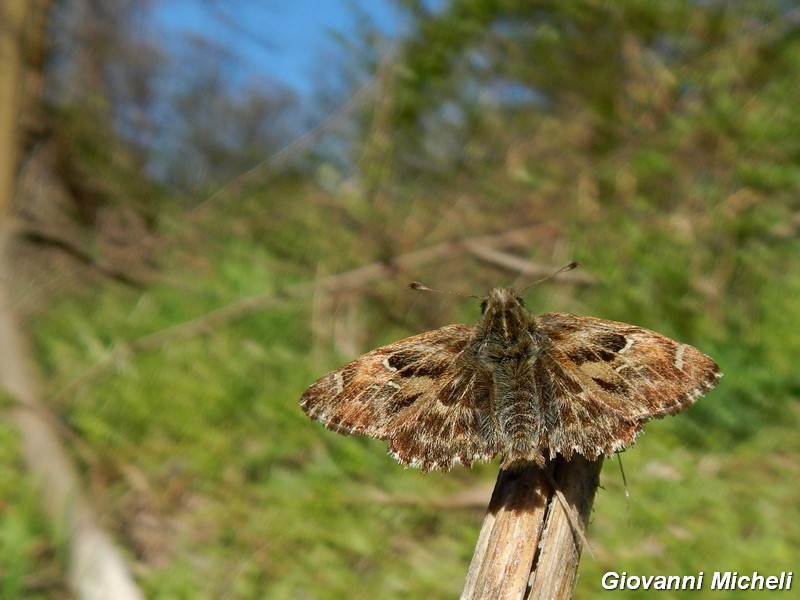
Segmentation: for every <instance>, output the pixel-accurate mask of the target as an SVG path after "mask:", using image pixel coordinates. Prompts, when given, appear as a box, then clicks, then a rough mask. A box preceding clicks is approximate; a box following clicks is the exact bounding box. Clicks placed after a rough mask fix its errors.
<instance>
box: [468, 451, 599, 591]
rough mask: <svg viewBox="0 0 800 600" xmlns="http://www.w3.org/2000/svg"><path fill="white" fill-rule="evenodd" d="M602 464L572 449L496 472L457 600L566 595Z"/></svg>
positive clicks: (575, 565) (578, 554)
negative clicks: (540, 463) (567, 454)
mask: <svg viewBox="0 0 800 600" xmlns="http://www.w3.org/2000/svg"><path fill="white" fill-rule="evenodd" d="M602 464H603V461H602V459H599V460H595V461H590V460H587V459H585V458H583V457H582V456H579V455H576V456H574V457H573V458H572V460H569V461H567V460H564V459H563V458H561V457H559V458H556V459H555V460H553V461H551V462H550V463H549V464H548V465H547V466H546V467H545V468H544V469H543V468H539V467H536V466H534V465H529V466H524V467H522V468H519V469H514V470H503V471H500V474H499V475H498V477H497V483H496V484H495V488H494V493H493V494H492V499H491V501H490V502H489V510H488V512H487V513H486V518H485V519H484V522H483V527H482V528H481V532H480V536H479V538H478V543H477V545H476V548H475V554H474V555H473V557H472V563H471V564H470V567H469V572H468V573H467V579H466V581H465V583H464V589H463V591H462V593H461V598H462V600H476V599H478V598H498V599H500V598H502V599H508V600H511V599H513V600H520V599H524V600H532V599H535V598H536V599H538V598H547V599H550V600H552V599H566V598H570V597H571V596H572V590H573V588H574V586H575V580H576V576H577V571H578V565H579V563H580V556H581V550H582V549H583V541H584V539H585V538H584V531H585V530H586V525H587V523H588V519H589V514H590V512H591V508H592V504H593V502H594V495H595V491H596V490H597V486H598V484H599V481H600V469H601V467H602ZM545 469H548V470H549V472H548V471H547V470H545ZM551 482H554V483H555V485H556V486H557V489H558V491H560V492H561V493H562V494H563V496H562V499H561V500H560V499H559V494H557V493H556V490H554V489H553V486H552V484H551ZM564 501H565V502H566V507H565V506H564ZM567 511H569V512H570V513H571V514H568V512H567ZM576 527H580V528H581V529H580V530H579V531H576V529H575V528H576Z"/></svg>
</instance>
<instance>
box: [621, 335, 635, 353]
mask: <svg viewBox="0 0 800 600" xmlns="http://www.w3.org/2000/svg"><path fill="white" fill-rule="evenodd" d="M633 341H634V340H633V338H628V342H627V343H626V344H625V346H624V347H623V348H622V350H620V351H619V354H623V353H624V352H627V351H628V350H630V348H631V346H633Z"/></svg>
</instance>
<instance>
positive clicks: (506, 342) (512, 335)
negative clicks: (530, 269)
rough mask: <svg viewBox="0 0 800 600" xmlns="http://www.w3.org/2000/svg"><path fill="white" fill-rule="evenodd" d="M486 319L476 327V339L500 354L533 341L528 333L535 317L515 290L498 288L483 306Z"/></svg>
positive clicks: (490, 293)
mask: <svg viewBox="0 0 800 600" xmlns="http://www.w3.org/2000/svg"><path fill="white" fill-rule="evenodd" d="M481 310H482V311H483V315H482V316H481V319H480V321H478V324H477V326H476V328H475V329H476V331H475V333H476V337H477V338H481V339H482V342H483V345H485V346H487V347H492V349H493V350H494V349H495V347H496V349H497V350H501V349H503V348H509V347H511V346H517V345H519V343H520V342H525V341H526V340H529V339H530V336H529V335H528V333H527V330H528V327H529V326H530V325H531V324H532V323H531V314H530V313H529V312H528V311H527V309H526V308H525V305H524V303H523V301H522V298H520V297H519V296H517V293H516V292H515V291H514V290H513V289H512V288H495V289H493V290H492V291H490V292H489V295H488V296H487V297H486V298H485V299H484V300H483V302H482V303H481Z"/></svg>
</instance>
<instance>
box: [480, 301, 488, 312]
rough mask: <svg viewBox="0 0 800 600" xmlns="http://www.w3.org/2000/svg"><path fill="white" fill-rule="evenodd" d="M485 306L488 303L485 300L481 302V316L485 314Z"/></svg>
mask: <svg viewBox="0 0 800 600" xmlns="http://www.w3.org/2000/svg"><path fill="white" fill-rule="evenodd" d="M487 304H488V301H487V300H483V301H482V302H481V314H483V313H485V312H486V305H487Z"/></svg>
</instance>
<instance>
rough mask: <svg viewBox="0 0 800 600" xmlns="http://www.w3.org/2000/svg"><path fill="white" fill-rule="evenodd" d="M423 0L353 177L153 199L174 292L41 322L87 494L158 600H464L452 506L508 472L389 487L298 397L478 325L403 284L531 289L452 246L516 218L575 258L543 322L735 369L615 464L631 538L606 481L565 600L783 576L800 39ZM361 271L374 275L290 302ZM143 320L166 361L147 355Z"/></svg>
mask: <svg viewBox="0 0 800 600" xmlns="http://www.w3.org/2000/svg"><path fill="white" fill-rule="evenodd" d="M405 5H406V6H408V7H409V11H410V14H411V16H412V17H414V18H416V21H413V23H414V26H413V27H412V30H411V31H410V33H409V34H408V37H407V39H405V40H402V43H401V48H400V52H399V53H398V57H399V58H398V59H397V61H396V63H392V65H391V67H392V68H391V69H388V68H386V66H385V65H384V66H381V67H379V68H378V70H381V69H385V70H386V72H390V73H391V75H390V76H384V71H381V72H380V73H379V75H380V79H379V82H378V84H379V85H378V84H376V85H378V87H379V90H378V91H379V94H378V97H379V101H377V102H375V103H374V109H370V110H369V111H365V112H364V113H363V114H361V115H359V116H358V123H360V124H361V125H362V126H363V130H361V131H359V132H358V134H357V137H356V139H355V140H350V146H349V147H352V148H355V150H356V155H355V158H353V159H352V163H353V164H352V167H353V168H354V169H355V171H356V173H357V177H348V176H346V175H345V174H343V173H339V172H337V171H336V167H334V166H333V165H337V164H341V157H338V159H339V162H337V161H336V160H333V159H331V160H330V161H329V162H328V163H325V164H322V165H321V166H320V167H319V169H318V174H319V181H320V183H322V184H325V185H324V188H325V189H324V190H323V189H320V187H322V186H319V187H318V186H316V185H315V183H314V182H309V181H303V180H300V179H298V178H293V177H282V178H275V177H273V178H272V179H269V180H267V181H266V182H262V183H260V184H254V185H252V186H250V187H249V188H248V190H247V191H243V190H241V189H234V190H233V192H229V193H228V194H227V195H225V197H224V198H222V199H221V198H216V197H215V198H212V199H211V200H210V201H209V202H208V203H207V205H203V206H201V208H200V209H198V210H196V211H193V212H190V213H178V214H176V213H170V212H167V211H166V210H165V211H163V212H162V214H161V215H160V219H159V222H160V225H161V228H162V229H161V233H162V245H161V248H160V250H161V252H160V257H161V273H162V275H163V277H162V278H161V283H159V284H157V285H155V284H154V285H151V286H148V287H147V288H146V289H144V290H132V289H130V288H121V287H118V286H116V285H113V284H104V285H101V286H98V287H96V288H93V289H87V290H85V291H84V293H82V294H80V295H77V296H73V297H63V298H58V299H57V301H54V303H53V305H52V306H50V307H49V308H48V310H47V311H45V312H44V313H43V314H39V315H36V318H35V319H34V320H32V327H33V329H34V334H35V338H36V342H37V352H38V356H39V360H40V364H41V365H42V368H43V371H44V374H45V377H46V380H47V386H48V391H49V392H50V394H51V395H52V397H53V398H55V399H56V401H55V402H54V406H55V408H56V409H57V410H58V411H59V413H60V416H61V417H62V418H63V419H64V420H65V422H66V423H67V424H68V425H69V426H70V427H71V428H72V430H73V431H74V433H75V434H76V438H75V440H77V441H76V443H75V451H76V454H78V455H79V456H80V459H81V461H82V463H83V467H84V469H85V473H86V481H87V486H91V489H92V492H93V496H94V497H95V498H96V499H97V502H98V504H100V505H101V506H103V507H105V508H106V510H107V511H108V514H107V521H108V522H109V523H111V524H112V525H113V526H114V527H115V530H116V531H117V533H118V536H119V538H120V539H121V540H122V541H123V543H125V544H126V546H127V547H128V548H129V549H130V551H131V553H132V555H134V556H136V557H137V559H138V561H139V566H140V567H141V568H140V569H139V571H137V572H140V573H141V579H142V581H143V584H144V586H145V587H146V589H147V592H148V594H149V596H152V597H168V598H172V597H175V598H184V597H185V598H218V597H226V598H258V597H270V598H296V597H319V598H374V597H378V596H379V597H383V598H390V597H426V598H445V597H453V596H455V595H456V594H457V593H458V590H459V589H460V586H461V583H462V581H463V576H464V573H465V571H466V567H467V565H468V561H469V556H470V554H471V552H472V549H473V546H474V542H475V540H476V538H477V532H478V528H479V526H480V521H481V518H482V513H483V507H482V506H480V505H479V506H477V507H476V508H472V509H464V508H460V507H459V506H460V505H459V503H458V502H457V501H456V500H455V495H456V494H458V493H459V492H462V491H464V490H469V489H484V490H485V489H486V488H487V486H488V487H490V486H491V483H492V481H493V478H494V475H495V472H496V469H497V466H496V464H494V465H487V466H485V467H481V468H478V469H476V470H474V471H464V470H456V471H454V472H452V473H450V474H448V475H436V474H434V475H428V476H421V475H420V474H418V473H416V472H413V471H403V470H402V469H400V468H399V467H396V466H395V465H394V464H393V462H392V461H391V459H389V458H388V457H386V456H385V454H384V452H383V449H384V448H383V444H381V443H378V442H375V441H371V440H364V439H353V438H342V437H339V436H336V435H334V434H332V433H329V432H327V431H325V430H324V429H323V428H322V427H321V426H319V425H318V424H315V423H311V422H309V421H308V420H307V419H306V417H305V416H304V415H303V414H302V413H301V411H300V410H299V409H298V407H297V398H298V397H299V395H300V394H301V393H302V391H303V389H304V388H305V386H307V385H308V384H309V383H311V382H312V381H313V380H314V379H315V378H316V377H318V376H320V375H321V374H323V373H324V372H325V371H326V370H327V369H329V368H333V367H334V366H336V365H337V364H339V363H340V362H341V361H342V360H345V359H347V358H350V357H352V356H353V355H354V354H356V353H357V352H359V351H364V350H367V349H368V348H370V347H373V346H375V345H377V344H379V343H383V342H387V341H389V340H391V339H397V338H399V337H401V336H402V335H405V334H409V333H411V332H413V331H417V330H420V329H422V328H430V327H434V326H437V325H443V324H446V323H449V322H456V321H467V322H471V321H473V320H474V319H475V318H476V316H477V307H476V306H475V303H474V302H472V301H470V300H461V299H458V300H454V299H453V298H451V297H446V296H433V295H428V296H425V297H424V298H423V297H422V296H420V295H419V294H414V293H412V292H407V291H404V290H402V289H401V284H402V283H405V282H407V281H409V280H412V279H418V280H422V281H426V282H427V283H430V284H431V285H435V286H436V287H441V288H447V289H451V290H455V291H465V292H472V293H478V294H480V293H482V292H483V291H484V290H485V289H487V288H489V287H491V286H494V285H498V284H506V283H514V281H513V278H515V277H516V276H517V275H518V274H517V272H509V270H507V268H505V267H502V266H496V265H493V264H490V263H486V262H478V261H476V260H474V257H473V255H472V253H471V252H472V250H471V249H470V247H469V246H468V245H451V246H448V245H447V244H446V243H447V242H450V241H453V240H464V239H471V238H476V237H480V236H485V235H488V234H491V233H497V232H506V231H511V230H516V229H518V228H522V227H526V228H529V230H528V231H529V238H528V239H525V240H524V241H523V242H519V241H516V242H513V243H511V242H510V243H509V244H508V247H509V248H512V250H509V251H510V252H512V251H513V252H514V253H516V254H518V255H519V254H523V255H525V254H526V255H527V256H528V258H530V260H531V261H532V262H535V263H538V264H541V265H552V266H553V267H554V268H555V267H557V266H559V265H561V264H564V263H566V262H568V261H569V260H571V259H577V260H579V261H580V262H582V263H583V264H584V267H585V272H586V273H588V274H589V275H590V276H591V277H592V278H593V283H591V284H588V285H576V284H572V283H569V278H568V277H565V278H563V279H561V280H557V281H555V282H550V283H547V284H544V285H541V286H535V287H534V288H531V289H530V290H529V291H527V292H526V296H527V297H528V305H529V306H530V307H532V310H534V311H540V312H544V311H550V310H558V311H572V312H578V313H583V314H592V315H595V316H599V317H605V318H611V319H617V320H623V321H627V322H632V323H636V324H639V325H642V326H645V327H649V328H652V329H655V330H658V331H661V332H663V333H665V334H667V335H670V336H673V337H675V338H678V339H681V340H683V341H686V342H688V343H692V344H694V345H696V346H697V347H699V348H700V349H702V350H704V351H706V352H707V353H709V354H710V355H712V356H713V357H714V358H715V359H717V360H718V361H719V362H720V364H721V365H722V368H723V371H724V372H725V377H724V378H723V380H722V382H721V384H720V386H719V389H718V390H716V391H715V392H714V393H713V394H712V395H710V396H709V397H708V398H704V399H703V400H702V401H701V402H699V403H698V404H697V406H695V407H694V408H692V409H691V410H689V411H687V412H686V413H685V414H682V415H680V416H679V417H678V418H675V419H668V420H666V421H663V422H658V423H652V424H650V425H649V426H648V428H647V435H645V436H644V437H643V438H642V439H641V442H640V443H638V444H637V445H636V447H635V448H633V449H631V450H630V451H629V452H626V453H625V454H624V460H625V463H626V471H627V473H628V478H629V487H630V490H631V494H632V500H631V520H630V524H629V525H628V524H626V523H625V516H626V507H625V506H624V491H623V490H622V486H621V483H620V478H619V477H618V476H617V474H616V471H615V469H614V468H613V466H612V465H610V464H609V465H607V468H606V473H605V474H604V476H603V482H604V485H605V490H604V491H601V493H600V495H599V499H598V503H597V505H596V509H595V518H594V523H593V524H592V526H591V528H590V532H589V535H590V541H591V542H592V544H593V546H594V547H595V555H596V557H597V558H596V560H595V561H592V560H591V559H590V558H588V557H587V558H586V559H585V560H584V564H583V566H582V569H583V571H582V576H581V579H580V581H579V584H578V585H579V588H578V596H579V597H592V596H594V595H596V594H598V593H601V590H600V588H599V581H600V577H601V576H602V573H603V572H605V571H606V570H617V571H623V570H625V571H627V572H629V573H646V574H652V573H661V572H663V573H674V574H694V573H696V572H698V571H700V570H705V571H713V570H714V569H716V568H720V569H725V570H728V569H730V570H737V569H738V570H739V571H748V570H751V571H752V570H760V571H764V570H768V569H772V570H776V571H780V570H790V569H791V562H790V561H791V560H792V557H793V554H792V550H793V549H794V548H796V547H797V545H798V542H800V539H798V538H800V526H798V523H800V519H799V518H798V517H800V515H798V506H800V503H798V502H797V487H796V485H795V482H796V480H797V475H798V473H797V468H796V465H798V464H800V461H798V460H797V458H798V453H799V452H800V448H799V447H798V446H797V436H796V427H797V418H798V408H797V399H798V395H799V394H800V375H798V371H797V368H796V357H797V356H798V355H800V337H799V336H797V335H796V324H797V323H798V322H800V303H798V302H797V301H796V298H797V297H798V295H799V294H800V272H799V271H798V269H797V256H800V242H798V239H800V238H799V237H798V229H799V228H800V227H799V226H798V217H797V215H798V214H800V202H798V200H797V198H798V192H799V191H800V190H799V189H798V188H800V171H798V166H797V165H798V160H797V159H798V142H797V135H796V132H797V131H798V128H800V123H798V114H797V111H796V110H793V102H794V100H793V95H794V91H795V89H796V73H797V72H798V70H800V62H798V60H800V39H798V38H797V36H796V34H795V33H794V31H793V29H792V28H791V26H790V25H786V24H785V23H784V20H782V19H780V18H779V17H780V16H781V13H780V10H782V8H781V5H780V4H779V3H770V2H765V3H742V4H741V5H740V6H739V8H737V10H735V11H733V10H730V7H729V5H728V4H727V3H713V2H711V3H699V4H698V3H688V2H670V3H654V2H642V1H635V0H630V1H626V2H618V3H613V4H612V3H605V4H603V3H596V2H536V3H531V2H521V1H520V2H516V1H494V2H490V1H471V0H470V1H464V2H453V3H451V4H448V5H447V6H446V7H445V8H444V9H443V10H442V11H441V12H438V13H435V14H431V13H428V12H426V11H425V10H424V9H423V8H422V5H421V3H419V2H406V3H405ZM787 22H788V21H787ZM504 82H505V83H508V82H513V83H514V85H515V86H519V88H522V89H524V90H526V91H527V93H528V95H525V94H523V101H518V99H517V98H516V97H511V96H513V95H508V94H507V92H504V91H503V90H504V89H506V90H507V89H509V88H503V87H502V86H501V85H499V84H500V83H504ZM515 89H517V88H515ZM487 96H488V97H489V100H487ZM512 100H513V101H512ZM437 244H442V246H440V247H439V249H438V252H437V253H431V254H430V255H429V256H428V255H425V251H426V250H429V249H430V248H431V247H434V246H436V245H437ZM501 249H504V248H501ZM409 256H411V257H415V260H414V261H410V262H405V263H402V264H400V263H398V262H397V258H398V257H405V258H406V259H408V257H409ZM483 260H486V259H485V258H484V259H483ZM366 265H373V266H375V265H383V266H384V267H385V269H384V270H379V269H377V267H375V269H376V270H374V271H371V272H370V273H371V274H370V273H367V275H364V272H361V273H362V275H363V277H362V278H360V279H358V278H355V279H347V280H343V279H340V280H337V281H334V282H333V283H332V285H328V286H325V288H324V289H322V288H317V289H314V290H313V291H308V292H307V293H306V292H304V293H303V294H301V295H299V296H297V295H291V294H287V293H285V292H286V290H287V289H290V288H291V287H292V286H293V285H295V284H303V283H306V282H309V281H313V280H314V278H315V277H317V278H321V277H325V276H328V275H331V274H335V273H343V272H347V271H348V270H350V269H356V268H360V267H365V266H366ZM403 265H405V266H403ZM530 280H531V277H529V276H526V277H523V278H522V281H521V282H520V281H517V282H516V283H522V284H523V285H524V284H525V283H528V282H529V281H530ZM304 289H306V290H309V289H310V288H304ZM262 293H271V294H273V295H274V298H273V301H272V302H271V303H269V304H265V305H263V307H262V308H260V309H256V308H254V309H253V310H252V311H251V312H249V313H247V314H246V315H244V316H242V317H240V318H238V319H235V320H229V321H224V322H222V323H220V322H209V324H208V327H207V328H206V329H205V330H202V331H201V334H200V335H195V336H192V337H188V338H184V337H180V336H177V335H170V332H171V331H172V332H173V333H174V330H170V327H172V326H174V325H176V324H179V323H182V322H186V321H190V320H192V319H195V318H198V317H200V318H202V316H203V315H205V314H207V313H209V312H211V311H213V310H215V309H217V308H219V307H223V306H227V305H229V304H231V303H234V302H237V301H239V300H241V299H242V298H247V297H251V296H255V295H257V294H262ZM155 332H162V334H163V335H164V337H163V340H164V342H163V345H161V346H160V347H158V348H148V349H147V350H146V351H142V350H136V348H137V346H136V343H135V341H136V340H138V339H141V338H143V337H144V336H148V335H150V334H152V333H155ZM126 347H128V348H129V351H128V352H126V351H124V349H125V348H126ZM109 356H111V357H113V360H112V361H110V362H108V363H104V362H103V361H107V360H108V358H109ZM98 363H99V364H107V366H106V367H105V368H103V369H97V370H96V371H87V369H91V368H92V367H93V366H95V365H98ZM82 374H83V375H82ZM82 377H84V378H82ZM76 378H77V380H76ZM76 381H77V384H76ZM69 383H71V384H72V385H70V386H67V384H69ZM65 386H66V387H65ZM64 390H67V392H68V393H62V392H64ZM78 442H79V443H78ZM12 445H13V441H12V440H10V439H7V440H4V441H3V444H0V448H4V447H5V448H8V447H10V446H12ZM4 451H5V450H4ZM0 464H5V461H3V462H2V463H0ZM13 477H15V478H19V477H21V476H20V475H19V474H18V473H16V474H14V475H13ZM11 487H13V486H7V488H6V489H11ZM3 497H6V496H3ZM7 497H8V498H10V500H9V501H8V502H9V504H10V505H11V506H13V507H14V510H13V511H10V512H8V513H6V521H5V523H4V525H3V527H4V531H7V532H8V533H7V534H6V536H7V537H6V538H4V539H6V540H19V543H21V544H22V546H21V547H23V548H26V547H29V546H28V545H29V544H30V543H31V541H30V540H34V539H42V537H43V536H44V535H45V534H44V533H42V528H41V526H40V525H37V522H38V521H37V519H38V517H36V516H35V515H33V514H32V513H29V512H27V511H29V510H31V509H29V508H25V509H23V508H20V507H23V506H24V505H25V503H26V500H27V497H22V496H19V492H17V495H11V496H7ZM142 523H155V525H154V526H152V527H151V529H147V527H144V529H142V527H143V526H142ZM26 540H28V541H27V542H26ZM3 543H4V544H6V545H5V546H3V547H2V548H0V552H4V553H5V552H6V548H8V547H10V546H9V544H10V543H12V542H5V541H4V542H3ZM13 543H15V544H16V543H18V542H17V541H14V542H13ZM26 544H27V545H26ZM3 556H5V554H4V555H3ZM15 560H16V561H17V562H13V561H12V562H10V563H7V564H9V565H10V566H9V567H8V569H9V570H8V573H11V576H12V577H11V579H9V581H10V583H8V584H7V585H8V586H11V587H10V588H9V589H11V590H12V591H13V592H14V593H16V592H17V591H19V590H20V589H22V590H29V589H30V584H29V583H28V582H27V581H26V580H25V578H24V577H21V576H20V575H19V574H20V573H24V572H26V571H28V572H29V571H30V570H31V569H33V570H35V569H37V568H41V565H42V563H43V559H42V558H41V555H40V554H36V553H35V552H30V551H26V552H23V553H22V555H21V556H18V557H17V558H16V559H15ZM0 564H6V563H2V562H0ZM14 586H16V587H14ZM706 595H707V594H706ZM697 596H698V597H699V598H700V597H703V594H700V593H698V595H697ZM32 597H33V596H32ZM631 597H636V593H631Z"/></svg>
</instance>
